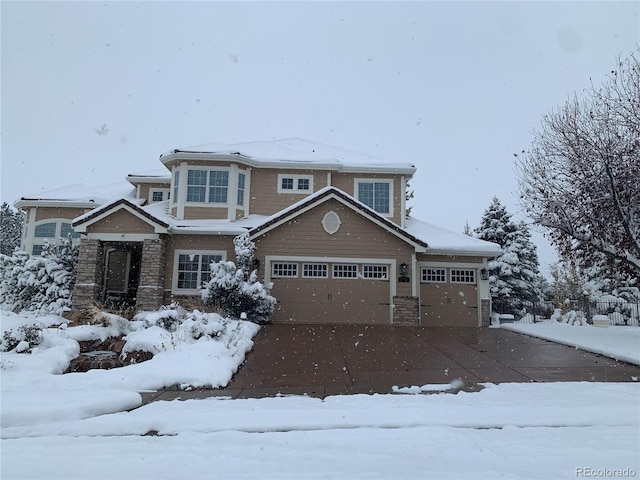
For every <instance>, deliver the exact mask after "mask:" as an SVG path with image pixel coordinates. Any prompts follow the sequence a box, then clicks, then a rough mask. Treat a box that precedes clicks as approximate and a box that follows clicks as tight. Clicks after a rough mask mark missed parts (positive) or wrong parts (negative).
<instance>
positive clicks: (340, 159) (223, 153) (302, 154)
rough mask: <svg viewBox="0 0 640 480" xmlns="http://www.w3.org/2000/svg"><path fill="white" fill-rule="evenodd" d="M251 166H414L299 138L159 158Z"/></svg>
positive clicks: (398, 169) (406, 170) (409, 169)
mask: <svg viewBox="0 0 640 480" xmlns="http://www.w3.org/2000/svg"><path fill="white" fill-rule="evenodd" d="M229 157H232V158H233V159H234V160H236V161H238V162H241V163H244V164H246V165H249V166H254V167H275V168H283V167H288V168H295V169H316V170H336V171H341V172H379V173H396V174H401V175H413V174H414V173H415V171H416V167H415V166H414V165H413V164H412V163H409V162H389V161H385V160H381V159H379V158H376V157H374V156H372V155H367V154H364V153H359V152H354V151H351V150H346V149H342V148H338V147H333V146H330V145H325V144H323V143H318V142H311V141H308V140H303V139H300V138H286V139H281V140H272V141H256V142H248V143H234V144H228V145H227V144H222V143H209V144H204V145H196V146H193V147H185V148H176V149H173V150H171V151H169V152H166V153H163V154H162V155H161V156H160V160H161V161H162V162H163V163H165V164H166V163H168V162H170V161H172V160H176V159H193V158H199V159H203V160H216V159H223V158H226V159H228V158H229Z"/></svg>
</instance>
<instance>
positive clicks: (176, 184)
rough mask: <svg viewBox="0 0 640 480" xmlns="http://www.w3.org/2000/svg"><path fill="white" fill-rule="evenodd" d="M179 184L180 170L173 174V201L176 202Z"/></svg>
mask: <svg viewBox="0 0 640 480" xmlns="http://www.w3.org/2000/svg"><path fill="white" fill-rule="evenodd" d="M179 186H180V171H179V170H178V171H176V173H175V175H174V176H173V203H177V202H178V187H179Z"/></svg>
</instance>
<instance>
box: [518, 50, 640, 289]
mask: <svg viewBox="0 0 640 480" xmlns="http://www.w3.org/2000/svg"><path fill="white" fill-rule="evenodd" d="M516 168H517V171H518V176H519V184H520V186H519V189H520V198H521V203H522V206H523V208H524V210H525V211H526V213H527V214H528V215H529V216H530V217H531V218H532V219H533V221H534V222H535V223H536V224H538V225H541V226H543V227H546V228H548V229H549V230H550V238H551V241H552V242H553V243H554V244H555V246H556V247H557V248H558V251H559V252H560V254H561V255H562V256H563V257H564V258H573V259H576V258H577V259H578V261H580V262H581V263H582V264H583V265H589V264H600V265H602V267H603V268H604V269H605V270H607V272H606V273H608V274H611V273H612V272H615V273H616V274H618V275H620V273H621V272H622V273H623V274H624V276H625V277H626V281H627V282H628V283H629V284H631V285H633V284H637V283H638V278H640V63H639V60H638V58H636V56H635V55H633V54H632V55H631V56H630V57H629V58H627V59H625V60H619V62H618V68H617V70H614V71H612V72H611V73H610V75H609V76H608V78H607V79H606V81H605V82H604V83H603V85H602V86H601V87H600V88H597V87H595V86H592V87H591V88H590V89H589V90H587V91H586V92H585V95H584V97H583V98H582V99H580V98H578V97H577V96H574V97H573V98H570V99H569V100H568V101H567V102H566V104H565V105H563V106H561V107H559V108H558V109H556V110H553V111H551V113H549V114H547V115H545V116H544V117H543V119H542V128H541V130H539V131H535V132H534V139H533V143H532V146H531V148H530V149H529V150H527V151H523V152H522V153H521V154H519V155H516ZM603 258H605V259H606V262H603V260H602V259H603Z"/></svg>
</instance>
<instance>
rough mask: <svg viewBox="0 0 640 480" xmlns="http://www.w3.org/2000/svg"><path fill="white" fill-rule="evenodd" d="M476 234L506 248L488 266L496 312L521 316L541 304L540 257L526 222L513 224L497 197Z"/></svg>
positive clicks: (475, 231) (485, 213)
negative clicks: (519, 314) (523, 310)
mask: <svg viewBox="0 0 640 480" xmlns="http://www.w3.org/2000/svg"><path fill="white" fill-rule="evenodd" d="M474 233H475V235H476V237H477V238H479V239H481V240H486V241H489V242H493V243H497V244H498V245H500V247H501V248H502V255H500V256H499V257H497V258H496V259H494V260H492V261H490V262H489V264H488V266H489V285H490V291H491V298H492V304H493V310H494V311H496V312H499V313H518V312H520V311H521V310H522V309H523V307H524V306H525V305H527V304H529V303H537V302H540V301H541V300H542V297H543V294H542V290H541V286H540V276H539V261H538V254H537V250H536V247H535V245H534V244H533V243H532V242H531V233H530V232H529V228H528V227H527V226H526V225H525V224H524V222H520V223H515V222H513V221H512V220H511V215H510V214H509V213H508V212H507V209H506V208H505V207H504V206H503V205H502V204H501V203H500V200H498V199H497V198H496V197H493V199H492V201H491V204H490V205H489V207H488V208H487V210H485V212H484V214H483V216H482V219H481V223H480V226H479V227H478V228H476V229H475V230H474Z"/></svg>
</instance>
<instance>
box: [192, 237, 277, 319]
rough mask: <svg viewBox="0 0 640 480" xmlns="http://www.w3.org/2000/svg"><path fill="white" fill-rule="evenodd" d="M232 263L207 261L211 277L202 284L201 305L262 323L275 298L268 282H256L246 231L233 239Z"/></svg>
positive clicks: (252, 245) (252, 252)
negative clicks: (234, 254) (233, 260)
mask: <svg viewBox="0 0 640 480" xmlns="http://www.w3.org/2000/svg"><path fill="white" fill-rule="evenodd" d="M233 243H234V247H235V253H236V262H237V266H236V264H234V263H233V262H225V261H220V262H216V263H212V264H211V280H210V281H209V282H207V283H206V284H205V285H204V289H203V290H202V299H203V300H204V302H205V305H213V306H215V307H218V308H219V309H220V310H221V311H222V313H224V314H225V315H230V316H232V317H235V318H243V314H245V315H246V316H247V318H248V319H249V320H252V321H255V322H259V323H263V322H266V321H267V319H268V318H269V316H270V315H271V314H272V313H273V308H274V306H275V303H276V299H275V298H273V297H272V296H271V295H269V290H270V289H271V285H264V284H262V283H260V282H258V272H257V271H256V270H255V269H253V262H254V252H255V248H256V247H255V244H254V243H253V242H252V241H251V240H250V239H249V234H248V233H244V234H242V235H238V236H237V237H236V238H234V240H233Z"/></svg>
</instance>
